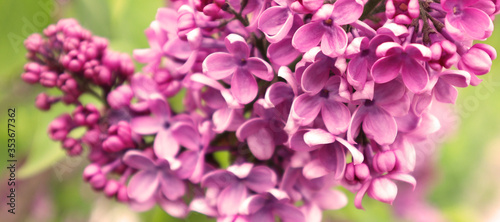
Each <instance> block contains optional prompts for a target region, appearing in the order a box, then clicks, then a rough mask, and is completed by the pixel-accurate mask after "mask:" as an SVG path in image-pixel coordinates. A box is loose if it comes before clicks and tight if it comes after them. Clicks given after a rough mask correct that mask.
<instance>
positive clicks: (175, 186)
mask: <svg viewBox="0 0 500 222" xmlns="http://www.w3.org/2000/svg"><path fill="white" fill-rule="evenodd" d="M160 175H161V176H160V185H161V191H162V192H163V194H164V195H165V197H167V198H168V199H169V200H177V199H179V198H180V197H182V196H183V195H184V194H185V193H186V185H185V184H184V182H182V180H181V179H179V178H177V177H176V176H175V175H172V174H169V173H166V172H161V174H160Z"/></svg>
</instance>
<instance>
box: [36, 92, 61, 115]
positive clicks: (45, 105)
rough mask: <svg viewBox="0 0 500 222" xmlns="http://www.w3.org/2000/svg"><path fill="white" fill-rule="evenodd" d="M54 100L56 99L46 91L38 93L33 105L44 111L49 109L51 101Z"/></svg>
mask: <svg viewBox="0 0 500 222" xmlns="http://www.w3.org/2000/svg"><path fill="white" fill-rule="evenodd" d="M55 101H56V100H55V99H54V98H51V97H50V96H48V95H47V94H46V93H40V94H38V96H37V97H36V99H35V106H36V107H37V108H38V109H40V110H44V111H46V110H49V109H50V107H51V106H52V103H54V102H55Z"/></svg>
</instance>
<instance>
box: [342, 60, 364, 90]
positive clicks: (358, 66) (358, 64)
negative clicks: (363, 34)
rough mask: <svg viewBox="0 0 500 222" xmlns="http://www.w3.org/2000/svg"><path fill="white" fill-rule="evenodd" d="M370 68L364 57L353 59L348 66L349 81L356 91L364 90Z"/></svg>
mask: <svg viewBox="0 0 500 222" xmlns="http://www.w3.org/2000/svg"><path fill="white" fill-rule="evenodd" d="M369 71H370V68H369V67H368V64H367V61H366V59H365V58H363V57H355V58H353V59H352V60H351V61H350V62H349V64H348V66H347V81H348V82H349V84H351V85H352V86H353V87H354V88H355V89H362V88H363V87H364V85H365V82H366V78H367V76H368V73H369Z"/></svg>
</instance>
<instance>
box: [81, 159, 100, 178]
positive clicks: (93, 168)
mask: <svg viewBox="0 0 500 222" xmlns="http://www.w3.org/2000/svg"><path fill="white" fill-rule="evenodd" d="M100 173H101V167H99V165H97V164H95V163H92V164H90V165H88V166H87V167H85V169H84V170H83V179H84V180H85V181H89V180H90V178H92V177H93V176H95V175H97V174H100Z"/></svg>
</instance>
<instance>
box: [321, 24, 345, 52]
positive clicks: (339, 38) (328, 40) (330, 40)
mask: <svg viewBox="0 0 500 222" xmlns="http://www.w3.org/2000/svg"><path fill="white" fill-rule="evenodd" d="M346 48H347V34H346V33H345V31H344V29H342V27H340V26H338V25H333V26H332V29H326V31H325V33H324V34H323V37H322V38H321V51H322V52H323V53H324V54H325V55H327V56H330V57H332V58H335V57H338V56H340V55H342V54H344V52H345V49H346Z"/></svg>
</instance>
